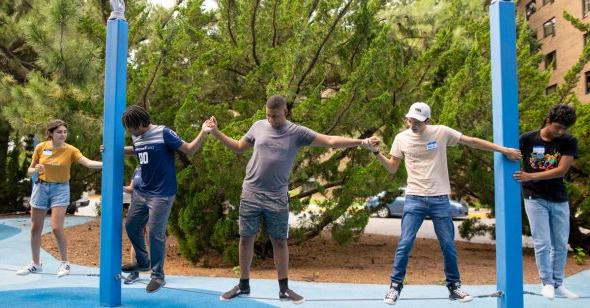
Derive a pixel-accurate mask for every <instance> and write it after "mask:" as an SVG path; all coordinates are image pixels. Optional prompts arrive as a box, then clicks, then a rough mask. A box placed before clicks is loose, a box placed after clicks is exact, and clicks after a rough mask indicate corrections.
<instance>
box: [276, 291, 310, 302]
mask: <svg viewBox="0 0 590 308" xmlns="http://www.w3.org/2000/svg"><path fill="white" fill-rule="evenodd" d="M279 299H281V300H287V301H292V302H293V304H301V303H303V302H305V299H304V298H303V296H301V295H299V294H297V293H295V291H293V290H291V289H287V290H285V291H280V292H279Z"/></svg>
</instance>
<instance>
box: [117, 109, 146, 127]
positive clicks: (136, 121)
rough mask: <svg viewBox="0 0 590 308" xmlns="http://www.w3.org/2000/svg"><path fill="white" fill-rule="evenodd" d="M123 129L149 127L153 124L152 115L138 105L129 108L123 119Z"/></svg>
mask: <svg viewBox="0 0 590 308" xmlns="http://www.w3.org/2000/svg"><path fill="white" fill-rule="evenodd" d="M121 120H122V121H123V127H125V128H139V127H140V126H144V127H146V126H149V125H150V124H151V123H152V122H151V120H150V114H149V113H148V112H147V110H145V109H144V108H143V107H141V106H138V105H133V106H129V107H128V108H127V110H125V112H124V113H123V117H122V118H121Z"/></svg>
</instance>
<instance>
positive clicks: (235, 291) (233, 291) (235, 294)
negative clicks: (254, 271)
mask: <svg viewBox="0 0 590 308" xmlns="http://www.w3.org/2000/svg"><path fill="white" fill-rule="evenodd" d="M249 294H250V288H247V289H244V290H242V289H240V285H237V286H235V287H233V288H232V289H231V290H229V291H227V292H225V293H223V294H222V295H221V296H220V297H219V300H222V301H228V300H230V299H232V298H235V297H238V296H240V295H249Z"/></svg>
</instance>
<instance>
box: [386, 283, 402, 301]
mask: <svg viewBox="0 0 590 308" xmlns="http://www.w3.org/2000/svg"><path fill="white" fill-rule="evenodd" d="M402 288H403V285H402V284H400V283H395V282H392V283H391V285H389V291H387V293H386V294H385V299H383V301H384V302H385V303H386V304H389V305H395V303H396V302H397V300H398V299H399V295H400V294H401V292H402Z"/></svg>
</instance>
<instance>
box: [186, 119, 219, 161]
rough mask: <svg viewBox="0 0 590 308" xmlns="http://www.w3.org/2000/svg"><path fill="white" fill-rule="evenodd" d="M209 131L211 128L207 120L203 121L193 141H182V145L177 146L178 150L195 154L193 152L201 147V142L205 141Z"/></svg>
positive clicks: (187, 153)
mask: <svg viewBox="0 0 590 308" xmlns="http://www.w3.org/2000/svg"><path fill="white" fill-rule="evenodd" d="M210 132H211V128H210V127H209V126H208V125H207V121H205V122H204V123H203V125H202V127H201V131H200V132H199V134H198V135H197V137H196V138H195V139H193V141H191V142H190V143H186V142H184V143H182V145H181V146H180V148H178V150H179V151H180V152H182V153H184V154H186V155H189V156H191V155H193V154H195V152H197V150H199V148H201V145H202V144H203V141H205V139H207V136H208V135H209V133H210Z"/></svg>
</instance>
